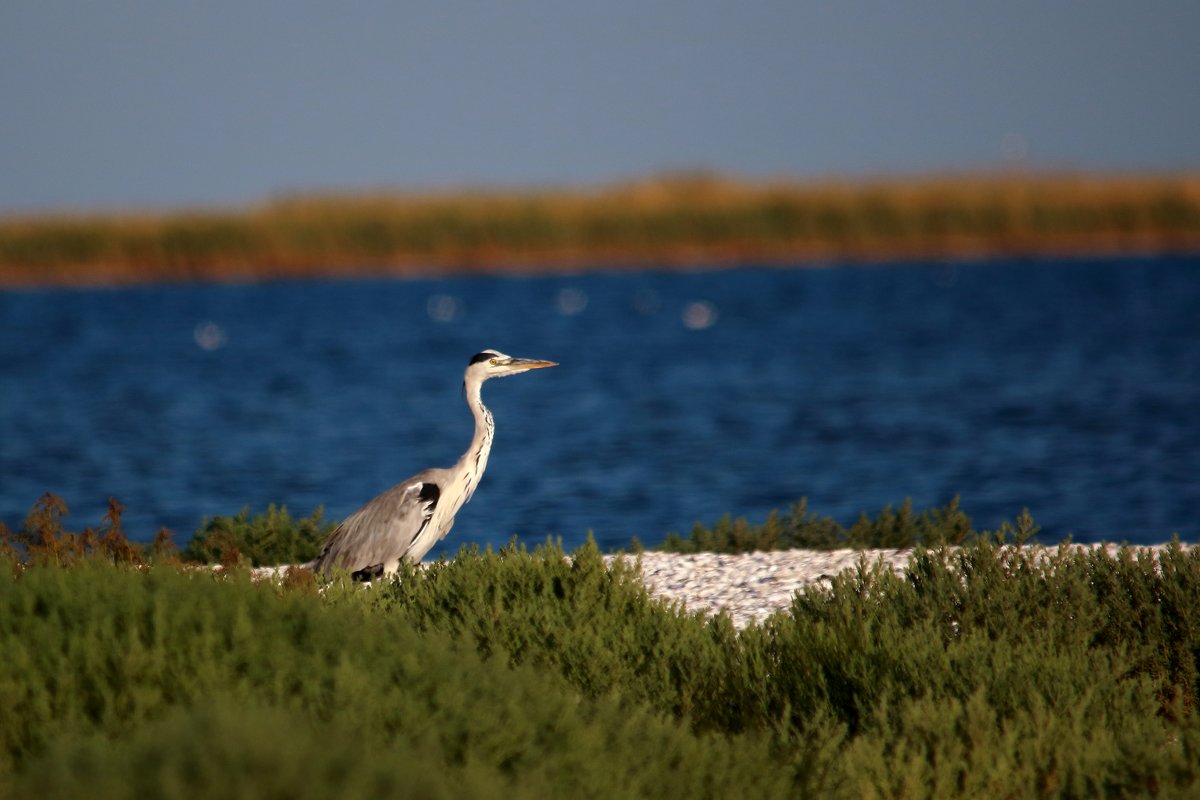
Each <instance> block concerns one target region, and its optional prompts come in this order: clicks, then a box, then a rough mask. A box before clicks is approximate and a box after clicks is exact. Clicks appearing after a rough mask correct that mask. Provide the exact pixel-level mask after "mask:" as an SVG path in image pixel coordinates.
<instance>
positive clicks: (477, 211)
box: [0, 173, 1200, 285]
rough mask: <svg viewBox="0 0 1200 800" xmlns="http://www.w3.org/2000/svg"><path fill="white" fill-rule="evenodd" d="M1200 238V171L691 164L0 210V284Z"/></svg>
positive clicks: (1188, 243)
mask: <svg viewBox="0 0 1200 800" xmlns="http://www.w3.org/2000/svg"><path fill="white" fill-rule="evenodd" d="M1197 250H1200V176H1197V175H1193V174H1183V175H1151V176H1109V175H1072V174H1039V173H1013V174H976V175H970V174H968V175H961V176H950V177H937V178H914V179H908V180H903V179H894V180H875V181H859V182H823V183H797V182H767V181H760V182H750V181H738V180H732V179H725V178H722V177H719V176H715V175H708V174H694V175H689V174H684V175H669V176H665V177H659V178H653V179H646V180H642V181H635V182H630V183H626V184H617V185H611V186H606V187H601V188H595V189H577V190H572V189H542V190H533V189H531V190H525V191H519V190H512V191H464V192H459V193H441V194H425V195H412V194H400V193H397V194H375V195H357V196H356V195H344V196H335V195H327V196H321V195H315V196H307V197H305V196H301V197H291V198H287V197H285V198H282V199H278V200H274V201H271V202H268V203H265V204H263V205H259V206H255V207H251V208H246V209H240V210H226V211H220V210H196V211H177V212H161V213H140V214H138V213H129V214H92V215H48V216H38V217H9V218H6V219H0V285H39V284H42V285H45V284H98V283H114V282H126V283H128V282H146V281H175V280H211V279H216V280H221V279H247V278H271V277H305V276H315V275H321V276H331V275H336V276H343V275H356V274H358V275H362V274H431V273H434V272H436V273H439V274H442V273H445V272H472V271H474V272H487V271H498V270H505V269H518V270H537V269H570V268H577V267H580V266H603V267H610V268H611V267H621V266H630V265H663V266H669V265H672V264H687V265H695V264H704V263H745V262H793V263H801V262H807V261H830V260H855V259H869V260H896V259H911V258H938V257H963V256H968V257H976V256H980V255H994V256H1013V255H1018V256H1019V255H1039V254H1051V255H1055V254H1109V253H1146V252H1196V251H1197Z"/></svg>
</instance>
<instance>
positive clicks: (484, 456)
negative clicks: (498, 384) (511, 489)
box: [454, 382, 496, 508]
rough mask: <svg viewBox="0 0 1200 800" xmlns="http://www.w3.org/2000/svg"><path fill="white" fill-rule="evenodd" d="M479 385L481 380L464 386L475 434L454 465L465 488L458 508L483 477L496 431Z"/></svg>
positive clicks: (468, 497) (471, 493) (467, 498)
mask: <svg viewBox="0 0 1200 800" xmlns="http://www.w3.org/2000/svg"><path fill="white" fill-rule="evenodd" d="M481 385H482V382H468V383H467V384H466V387H465V389H466V395H467V406H468V407H469V408H470V409H471V416H473V417H474V418H475V435H474V436H472V437H471V444H470V446H469V447H467V452H465V453H463V454H462V458H460V459H459V460H458V463H457V464H455V466H454V471H455V472H456V473H457V475H458V478H457V479H458V480H461V481H462V482H463V486H464V490H465V491H464V492H463V496H462V498H463V499H462V503H460V504H459V507H460V508H461V507H462V505H463V504H465V503H466V502H467V501H468V500H470V499H471V495H473V494H474V493H475V487H476V486H478V485H479V479H480V478H482V477H483V471H484V470H485V469H487V462H488V454H489V453H491V451H492V437H493V436H494V435H495V433H496V423H495V422H494V421H493V420H492V412H491V411H488V407H487V406H485V405H484V404H483V398H482V397H481V396H480V392H479V389H480V386H481Z"/></svg>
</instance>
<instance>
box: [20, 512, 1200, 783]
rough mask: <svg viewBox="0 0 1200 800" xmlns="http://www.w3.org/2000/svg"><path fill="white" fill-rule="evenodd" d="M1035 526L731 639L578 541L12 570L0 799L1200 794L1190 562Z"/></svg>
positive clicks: (831, 587) (824, 596)
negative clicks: (413, 562) (231, 566)
mask: <svg viewBox="0 0 1200 800" xmlns="http://www.w3.org/2000/svg"><path fill="white" fill-rule="evenodd" d="M43 511H45V512H46V513H47V514H48V515H49V516H48V517H46V518H44V519H41V522H40V523H39V522H38V520H34V521H33V522H34V523H36V524H33V525H27V526H26V529H23V533H22V535H23V536H26V537H27V538H28V536H30V535H32V534H33V533H35V532H37V531H38V530H40V529H39V528H38V527H37V525H38V524H44V526H48V527H46V530H47V531H51V532H53V530H54V522H53V521H54V520H55V519H57V517H55V515H54V513H51V512H52V511H53V508H52V507H47V508H44V509H43ZM952 511H953V507H951V509H950V510H948V511H946V512H938V513H932V514H927V515H920V516H917V515H912V514H911V513H909V512H905V511H904V510H903V509H901V511H898V512H892V513H889V514H884V515H881V517H880V518H879V519H880V524H879V526H878V527H879V530H880V531H882V532H883V533H881V534H880V535H881V536H882V535H884V534H886V535H888V536H892V535H895V532H896V531H904V530H917V531H922V532H923V535H930V534H929V531H933V532H934V533H937V532H944V531H947V530H961V529H962V524H961V521H960V520H958V519H957V516H956V515H955V514H954V513H952ZM797 516H800V517H801V518H802V517H803V516H804V515H797ZM922 518H924V519H926V520H927V522H917V521H916V520H919V519H922ZM923 525H929V526H931V527H929V528H927V529H923V528H922V527H921V526H923ZM1034 530H1035V526H1033V523H1032V520H1030V519H1029V518H1028V516H1027V515H1023V516H1022V518H1020V519H1018V520H1017V522H1016V524H1015V525H1009V526H1005V527H1004V528H1003V529H1002V530H1001V531H998V532H994V533H986V532H985V533H978V534H973V535H971V536H970V537H967V538H968V539H969V541H967V543H966V544H965V545H964V546H962V547H956V548H946V547H938V548H933V549H929V548H923V547H918V548H917V550H916V551H915V552H914V555H913V560H912V562H911V564H910V566H909V568H908V570H907V571H906V573H905V574H904V575H903V576H898V575H896V574H894V573H893V572H892V571H891V570H890V569H889V568H887V567H885V566H884V565H883V564H881V563H874V564H873V563H871V562H869V561H867V560H865V559H864V560H861V561H860V563H859V565H858V566H857V567H856V568H855V569H852V570H850V571H847V572H844V573H842V574H841V575H838V576H836V577H835V578H834V579H833V580H832V581H831V582H830V583H829V584H828V585H825V586H813V587H811V588H809V589H807V590H806V591H804V592H801V593H798V594H797V595H795V597H794V599H793V602H792V604H791V606H790V607H789V608H787V609H786V610H783V611H780V612H778V613H776V614H775V615H774V616H772V617H770V618H769V619H767V620H766V622H765V623H763V624H761V625H751V626H749V627H748V628H746V629H745V630H742V631H736V630H735V629H734V627H733V625H732V623H731V622H730V620H729V618H728V617H726V616H723V615H722V616H718V617H715V618H712V619H705V618H704V617H703V616H701V615H699V614H692V613H684V612H683V611H682V610H681V609H680V608H678V607H672V606H668V605H666V604H663V603H662V602H660V601H657V600H655V599H654V598H652V597H651V596H650V595H649V594H648V592H647V590H646V589H645V587H644V585H643V584H642V581H641V580H640V578H639V577H638V575H637V573H636V571H635V570H633V569H631V568H629V567H628V566H626V565H624V564H623V563H622V562H616V563H614V564H612V565H611V566H610V565H609V564H607V563H606V562H605V559H604V558H603V557H602V556H601V555H600V553H599V552H598V551H597V549H596V547H595V545H594V543H591V542H589V543H588V544H587V545H585V546H584V547H581V548H579V549H578V550H576V551H575V552H574V553H572V554H570V555H569V556H568V554H566V553H564V552H563V551H562V550H561V548H560V547H559V546H557V545H553V544H550V545H546V546H543V547H539V548H536V549H535V550H533V551H532V552H530V551H527V550H526V549H524V548H521V547H517V546H515V545H512V546H508V547H505V548H502V549H501V550H499V551H496V552H492V551H481V550H479V549H478V548H464V549H463V550H462V551H460V553H459V554H458V556H457V557H456V558H455V559H454V560H452V561H438V562H434V563H432V564H427V565H424V566H423V567H420V568H416V567H407V568H405V569H404V570H402V572H401V574H400V575H399V576H398V580H397V581H394V582H382V581H378V582H376V583H375V584H374V585H373V586H372V587H370V588H369V589H364V588H363V587H362V586H360V585H357V584H353V583H351V582H350V581H349V580H347V579H346V578H345V576H342V577H340V578H338V579H335V580H334V581H333V582H331V583H328V584H326V585H324V586H321V587H320V591H319V592H317V591H313V589H314V588H316V587H315V584H314V583H313V581H312V580H308V581H303V580H288V581H284V582H280V583H272V582H266V581H264V582H261V583H253V582H251V581H250V580H249V578H248V574H249V573H248V571H246V570H241V571H239V570H226V571H225V572H224V573H223V574H222V575H218V574H214V573H213V572H212V571H210V570H205V569H196V568H194V567H187V566H185V565H182V564H180V563H179V562H177V561H170V560H159V561H157V562H156V561H153V560H150V561H139V562H130V561H126V560H122V559H118V558H113V557H111V555H110V553H109V551H108V550H105V549H102V548H101V549H93V550H90V551H87V552H85V553H83V554H82V555H80V556H78V557H72V558H69V559H66V560H61V559H60V560H56V559H53V558H25V557H23V556H22V554H21V552H20V548H19V547H17V548H11V549H10V551H9V552H8V555H7V556H6V557H3V558H0V576H3V578H2V579H0V653H2V654H3V658H0V796H6V795H9V794H14V795H16V796H35V795H37V796H41V795H50V796H80V795H86V796H89V797H97V798H101V799H102V800H103V798H108V797H134V796H137V797H176V796H183V795H186V796H189V797H207V796H218V794H219V796H222V797H225V796H234V797H236V796H246V797H250V796H253V797H259V796H287V797H310V796H312V797H315V796H360V795H371V796H384V797H387V796H395V797H409V796H421V797H439V796H446V797H491V796H504V797H549V796H555V797H557V796H575V795H578V796H581V797H650V796H654V797H659V796H698V797H728V796H732V795H736V794H745V795H747V796H753V797H776V796H785V795H786V796H816V797H832V798H858V797H897V798H899V797H903V798H910V797H911V798H921V797H929V798H935V797H936V798H942V797H970V798H974V797H1017V798H1021V797H1052V798H1057V797H1061V798H1091V797H1155V796H1157V797H1190V796H1197V793H1198V792H1200V717H1198V715H1197V713H1196V702H1197V697H1198V696H1200V670H1198V663H1197V659H1198V658H1200V550H1185V549H1184V548H1183V547H1182V546H1180V545H1179V544H1178V543H1177V542H1176V543H1173V544H1172V545H1171V546H1170V547H1168V548H1166V549H1165V550H1163V551H1162V552H1161V553H1159V554H1157V555H1155V554H1153V553H1151V552H1150V551H1147V550H1131V549H1123V550H1121V551H1120V552H1119V553H1117V554H1116V555H1115V556H1113V555H1110V554H1108V553H1107V552H1106V551H1104V550H1099V549H1097V550H1087V549H1083V548H1063V549H1061V550H1060V551H1058V552H1057V553H1051V552H1050V551H1047V550H1045V549H1043V548H1039V547H1014V546H1001V545H1000V544H999V543H998V542H999V540H1001V539H1002V538H1003V539H1005V540H1007V539H1010V538H1017V539H1020V538H1022V537H1024V536H1026V535H1028V534H1030V533H1032V532H1033V531H1034ZM62 536H65V534H62V535H60V536H59V538H60V539H61V538H62ZM30 541H32V540H30ZM60 545H61V542H59V543H58V544H56V543H54V542H51V543H49V544H47V545H46V547H48V548H49V550H48V551H47V552H60V551H61V550H62V548H61V546H60ZM18 558H20V560H19V561H18V560H17V559H18ZM63 567H69V568H63ZM297 574H306V573H297Z"/></svg>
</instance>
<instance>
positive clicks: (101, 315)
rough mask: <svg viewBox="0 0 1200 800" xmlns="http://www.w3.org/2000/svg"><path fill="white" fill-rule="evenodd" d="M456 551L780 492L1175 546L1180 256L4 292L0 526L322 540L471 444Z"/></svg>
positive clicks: (838, 509)
mask: <svg viewBox="0 0 1200 800" xmlns="http://www.w3.org/2000/svg"><path fill="white" fill-rule="evenodd" d="M486 347H492V348H498V349H500V350H502V351H503V352H506V353H509V354H512V355H520V356H530V357H538V358H547V359H551V360H554V361H558V362H561V366H560V367H558V368H557V369H552V370H544V371H537V372H533V373H528V374H526V375H521V376H517V377H513V378H509V379H505V380H498V381H491V382H489V383H488V384H486V385H485V387H484V393H483V394H484V400H485V401H486V402H487V403H488V404H489V406H490V407H491V409H492V411H493V413H494V415H495V419H496V425H497V433H496V440H495V448H494V450H493V452H492V458H491V463H490V465H489V468H488V472H487V474H486V476H485V477H484V479H483V482H482V484H481V485H480V488H479V491H478V492H477V493H476V495H475V499H474V500H473V501H472V502H471V503H470V504H469V505H468V506H467V507H466V508H465V509H464V510H463V512H462V513H461V514H460V515H459V517H458V522H457V524H456V525H455V528H454V531H453V532H452V533H451V535H450V536H449V537H448V538H447V539H446V540H445V541H444V542H443V547H442V549H440V550H439V549H435V551H434V554H437V553H439V552H449V553H452V552H453V551H454V550H456V549H457V548H458V546H459V545H461V544H463V543H466V542H477V543H480V544H481V545H482V544H490V545H500V544H502V543H504V542H506V541H507V540H508V539H509V538H510V537H511V536H512V535H514V534H517V535H519V536H520V537H521V538H522V540H524V541H526V542H528V543H530V544H536V543H540V542H542V541H544V540H545V539H546V537H547V536H561V537H562V539H563V543H564V545H565V546H567V547H568V548H571V547H574V546H575V545H577V544H578V543H580V542H581V541H582V540H583V539H584V538H585V537H586V535H587V534H588V532H589V531H592V532H594V535H595V536H596V539H597V540H598V541H599V542H600V543H601V545H602V546H606V547H607V546H623V545H626V544H628V542H629V539H630V537H632V536H637V537H639V538H640V539H641V540H642V541H643V542H645V543H648V544H652V543H657V542H659V541H661V539H662V537H663V535H664V534H665V533H666V532H667V531H671V530H675V531H680V532H687V531H689V530H690V529H691V526H692V524H693V523H694V522H696V521H703V522H705V523H712V522H714V521H715V520H716V519H717V518H718V517H720V516H721V515H722V514H725V513H730V514H733V515H735V516H736V515H744V516H747V517H748V518H750V519H751V520H752V521H761V520H762V519H763V518H764V517H765V516H766V514H767V513H768V512H769V511H770V510H771V509H774V508H786V507H787V506H788V505H790V504H791V503H792V502H794V501H796V500H798V499H799V498H801V497H804V496H807V497H808V499H809V506H810V509H811V510H812V511H814V512H816V513H820V514H824V515H829V516H832V517H834V518H836V519H838V520H841V521H843V522H845V523H849V522H852V521H853V520H854V519H855V518H857V516H858V514H859V513H860V512H863V511H866V512H868V513H869V514H872V515H873V514H875V513H877V512H878V511H879V510H880V509H881V508H883V507H884V506H886V505H888V504H899V503H901V502H903V501H904V499H905V498H912V501H913V504H914V506H915V507H916V508H917V509H924V508H928V507H931V506H935V505H941V504H944V503H946V502H947V501H949V500H950V499H951V498H952V497H954V496H955V495H960V496H961V501H962V506H963V508H964V510H965V511H966V512H967V513H968V514H969V515H970V516H971V517H972V519H973V520H974V522H975V524H976V526H977V527H980V528H994V527H995V526H997V525H998V524H999V523H1000V522H1001V521H1002V520H1006V519H1011V518H1013V517H1014V516H1015V515H1017V514H1018V513H1020V511H1021V510H1022V508H1025V507H1028V508H1029V509H1030V511H1031V512H1032V514H1033V515H1034V518H1035V519H1036V520H1037V521H1038V522H1039V523H1040V524H1041V525H1042V528H1043V533H1044V536H1045V537H1047V538H1050V539H1057V538H1058V537H1061V536H1064V535H1066V534H1068V533H1070V534H1073V535H1074V536H1075V537H1076V539H1078V540H1094V539H1098V538H1106V539H1113V540H1122V539H1126V540H1129V541H1131V542H1142V543H1146V542H1157V541H1162V540H1165V539H1168V538H1169V537H1170V536H1171V535H1172V533H1175V532H1178V533H1179V534H1180V535H1181V536H1182V537H1183V538H1184V539H1198V538H1200V260H1198V259H1190V260H1189V259H1144V260H1124V261H1073V262H1053V261H1025V262H1015V263H994V262H993V263H972V264H946V263H940V264H913V265H907V266H887V267H838V268H830V269H770V268H754V267H746V268H742V269H736V270H725V271H718V272H696V273H686V274H679V273H637V274H589V275H582V276H573V277H545V278H513V277H470V278H455V279H446V280H394V281H393V280H379V281H361V280H360V281H310V282H283V283H267V284H255V285H232V286H231V285H217V286H210V285H201V286H164V287H148V288H122V289H111V290H88V291H77V290H46V291H40V290H39V291H7V292H0V390H2V393H3V394H2V398H0V520H3V521H4V522H6V523H7V524H9V525H10V526H15V525H17V524H19V522H20V520H21V519H23V517H24V515H25V514H26V513H27V511H28V510H29V508H30V506H31V505H32V504H33V503H34V502H35V501H36V500H37V499H38V498H39V497H40V496H41V495H42V494H43V493H44V492H47V491H51V492H54V493H56V494H58V495H60V496H61V497H63V498H64V499H65V500H66V501H67V503H68V504H69V506H70V507H71V509H72V516H71V517H70V519H69V520H68V522H69V524H70V525H71V526H72V527H73V528H75V529H78V528H82V527H83V526H85V525H99V524H100V523H101V517H102V515H103V512H104V509H105V503H106V499H107V498H108V497H109V496H110V495H111V496H115V497H117V498H118V499H119V500H120V501H121V502H122V503H124V504H125V505H126V507H127V513H126V516H125V523H126V525H125V527H126V530H127V532H128V533H129V534H130V535H131V536H132V537H133V538H136V539H142V540H148V539H149V538H150V537H152V536H153V535H154V533H155V531H156V530H157V529H158V528H159V527H160V526H166V527H168V528H170V529H172V530H174V531H175V532H176V533H177V536H178V539H179V540H181V541H186V539H187V538H188V537H189V536H190V535H191V534H192V533H193V532H194V531H195V530H196V528H197V527H199V525H200V524H201V522H202V520H203V518H204V517H206V516H213V515H223V514H234V513H237V512H238V511H239V510H241V509H242V508H243V507H244V506H249V508H250V510H251V512H258V511H262V510H263V509H265V507H266V505H267V504H268V503H277V504H286V505H287V506H288V507H289V510H290V511H291V512H292V513H293V514H295V515H301V516H304V515H307V514H308V513H309V512H311V511H312V510H313V509H314V508H316V507H317V506H323V507H324V509H325V513H326V516H327V517H329V518H331V519H340V518H341V517H343V516H345V515H346V514H348V513H350V512H351V511H353V510H354V509H355V508H357V507H358V506H359V505H361V504H362V503H363V502H365V501H366V500H369V499H370V498H371V497H373V496H374V495H375V494H377V493H378V492H379V491H381V490H383V489H385V488H387V487H388V486H390V485H392V484H394V483H397V482H399V481H400V480H402V479H404V478H406V477H408V476H409V475H411V474H413V473H414V472H416V471H418V470H420V469H423V468H425V467H429V466H446V465H449V464H451V463H453V462H454V461H455V460H456V459H457V458H458V456H459V454H460V453H461V452H462V450H463V449H465V447H466V445H467V442H468V441H469V439H470V435H471V417H470V415H469V413H468V411H467V408H466V406H465V404H464V403H463V400H462V394H461V380H462V370H463V368H464V367H465V365H466V363H467V360H468V358H469V357H470V356H471V355H472V354H474V353H476V352H477V351H479V350H482V349H484V348H486Z"/></svg>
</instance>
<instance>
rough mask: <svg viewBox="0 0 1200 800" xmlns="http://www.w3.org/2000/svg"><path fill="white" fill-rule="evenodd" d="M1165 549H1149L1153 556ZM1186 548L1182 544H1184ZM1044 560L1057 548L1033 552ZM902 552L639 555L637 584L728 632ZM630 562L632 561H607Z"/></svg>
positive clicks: (905, 554)
mask: <svg viewBox="0 0 1200 800" xmlns="http://www.w3.org/2000/svg"><path fill="white" fill-rule="evenodd" d="M1067 546H1068V547H1076V548H1082V549H1095V548H1098V547H1103V548H1105V549H1106V550H1107V551H1108V553H1109V554H1110V555H1115V554H1116V553H1117V552H1118V551H1119V550H1120V546H1119V545H1115V544H1104V545H1101V544H1095V545H1081V544H1075V545H1067ZM1165 547H1167V545H1165V544H1160V545H1154V546H1151V547H1148V548H1137V549H1138V550H1142V549H1147V550H1150V551H1153V552H1156V553H1157V552H1158V551H1160V550H1162V549H1164V548H1165ZM1185 547H1186V545H1185ZM1039 550H1040V551H1041V552H1042V553H1044V554H1046V555H1047V556H1049V555H1052V554H1053V553H1055V552H1057V550H1058V546H1051V547H1044V548H1039ZM912 553H913V551H912V550H911V549H904V550H772V551H761V552H753V553H739V554H722V553H692V554H678V553H657V552H645V553H642V556H641V558H642V579H643V580H644V581H645V583H646V587H647V588H648V589H649V590H650V593H651V594H653V595H655V596H656V597H661V598H663V599H665V600H668V601H671V602H682V603H684V604H685V606H686V607H687V609H688V610H689V611H703V612H704V613H706V614H718V613H720V612H721V611H725V612H726V613H728V614H729V616H730V617H731V619H732V620H733V624H734V627H736V628H738V629H741V628H744V627H746V626H747V625H748V624H749V623H750V622H761V621H762V620H764V619H766V618H767V617H769V616H770V615H771V614H773V613H775V612H776V611H778V610H780V609H785V608H787V607H788V606H789V605H790V604H791V600H792V595H793V594H794V593H795V592H796V591H798V590H800V589H803V588H805V587H806V586H810V585H812V584H814V583H819V582H822V581H828V580H829V579H830V578H832V577H833V576H835V575H837V574H838V573H840V572H842V571H843V570H847V569H853V568H854V567H856V566H857V565H858V564H859V560H860V559H866V561H867V563H868V564H874V563H876V562H878V561H882V562H883V563H884V564H886V565H887V566H888V567H890V568H891V569H892V570H893V571H894V572H896V573H897V574H901V573H903V572H904V569H905V567H907V566H908V562H909V560H910V559H911V558H912ZM607 558H608V560H609V561H610V562H611V561H612V560H614V559H616V558H623V559H627V560H629V561H633V560H634V559H635V558H636V557H635V556H629V555H625V556H608V557H607Z"/></svg>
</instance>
